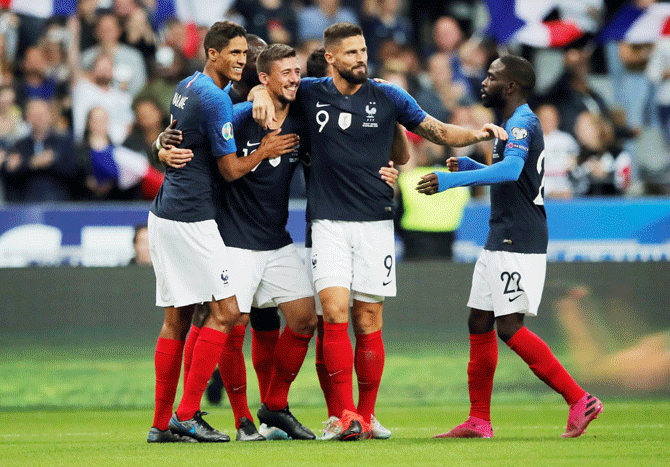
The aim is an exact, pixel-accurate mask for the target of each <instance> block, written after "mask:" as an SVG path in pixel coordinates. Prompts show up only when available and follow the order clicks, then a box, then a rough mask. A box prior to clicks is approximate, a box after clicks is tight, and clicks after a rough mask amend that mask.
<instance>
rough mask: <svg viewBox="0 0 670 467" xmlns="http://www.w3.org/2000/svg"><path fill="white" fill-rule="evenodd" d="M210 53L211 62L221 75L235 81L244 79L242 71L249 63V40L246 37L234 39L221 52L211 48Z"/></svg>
mask: <svg viewBox="0 0 670 467" xmlns="http://www.w3.org/2000/svg"><path fill="white" fill-rule="evenodd" d="M208 53H209V60H210V62H211V63H212V64H213V65H214V68H215V70H216V72H217V73H218V74H219V75H222V76H225V77H226V78H227V79H229V80H233V81H239V80H240V79H241V78H242V71H243V70H244V65H245V64H246V63H247V39H246V38H245V37H244V36H238V37H233V38H232V39H230V42H228V45H227V46H225V47H224V48H223V49H221V50H220V51H218V52H217V51H216V50H215V49H213V48H210V49H209V50H208Z"/></svg>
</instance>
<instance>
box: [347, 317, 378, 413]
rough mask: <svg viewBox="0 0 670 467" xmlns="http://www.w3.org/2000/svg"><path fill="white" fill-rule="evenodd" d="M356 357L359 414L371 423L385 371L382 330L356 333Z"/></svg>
mask: <svg viewBox="0 0 670 467" xmlns="http://www.w3.org/2000/svg"><path fill="white" fill-rule="evenodd" d="M354 359H355V365H356V375H357V376H358V414H359V415H360V416H361V417H363V420H365V421H366V422H367V423H370V415H372V414H373V413H374V411H375V403H376V402H377V392H378V391H379V383H380V382H381V380H382V372H383V371H384V341H383V340H382V331H381V330H379V331H376V332H373V333H370V334H356V352H355V357H354Z"/></svg>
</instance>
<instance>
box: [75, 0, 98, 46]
mask: <svg viewBox="0 0 670 467" xmlns="http://www.w3.org/2000/svg"><path fill="white" fill-rule="evenodd" d="M98 3H100V0H79V4H78V5H77V22H78V23H79V30H80V31H81V33H80V35H79V40H78V42H79V50H87V49H88V48H90V47H93V46H94V45H95V44H96V43H97V40H96V38H95V25H96V22H97V20H98V15H97V9H98Z"/></svg>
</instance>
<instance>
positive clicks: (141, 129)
mask: <svg viewBox="0 0 670 467" xmlns="http://www.w3.org/2000/svg"><path fill="white" fill-rule="evenodd" d="M133 110H134V111H135V124H134V125H133V128H132V130H131V131H130V134H129V135H128V137H127V138H126V140H125V141H124V142H123V146H124V147H126V148H128V149H130V150H132V151H135V152H139V153H142V154H145V155H146V157H147V160H148V161H149V162H150V163H151V165H153V166H154V168H156V169H158V170H160V171H161V172H165V166H164V165H163V164H162V163H161V162H160V161H159V160H158V159H156V158H155V156H154V155H153V152H152V150H151V145H152V144H154V142H155V141H156V139H158V135H160V133H161V131H163V128H165V127H166V126H168V125H169V124H170V121H169V118H168V116H167V114H166V113H165V112H163V109H162V108H161V106H160V104H159V103H158V102H157V101H156V100H154V99H152V98H151V97H142V98H140V99H135V102H133Z"/></svg>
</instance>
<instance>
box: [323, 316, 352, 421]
mask: <svg viewBox="0 0 670 467" xmlns="http://www.w3.org/2000/svg"><path fill="white" fill-rule="evenodd" d="M348 329H349V323H340V324H335V323H323V361H324V363H325V364H326V369H327V371H328V376H329V378H330V387H331V390H332V391H333V401H334V402H335V410H336V412H335V413H336V414H338V415H337V416H338V417H341V416H342V412H343V411H344V410H351V411H352V412H356V405H355V404H354V390H353V386H352V379H353V371H354V349H353V348H352V347H351V341H350V340H349V331H348Z"/></svg>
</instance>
